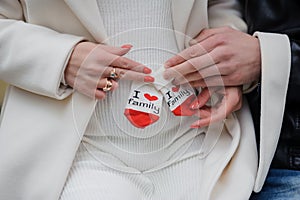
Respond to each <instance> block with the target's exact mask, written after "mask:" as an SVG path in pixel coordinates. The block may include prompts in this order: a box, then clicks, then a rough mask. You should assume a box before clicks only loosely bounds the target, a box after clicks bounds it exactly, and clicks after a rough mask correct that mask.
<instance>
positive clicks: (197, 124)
mask: <svg viewBox="0 0 300 200" xmlns="http://www.w3.org/2000/svg"><path fill="white" fill-rule="evenodd" d="M190 127H191V128H201V126H200V123H199V122H194V123H193V124H192V125H191V126H190Z"/></svg>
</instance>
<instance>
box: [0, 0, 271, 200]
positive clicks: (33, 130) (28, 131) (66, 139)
mask: <svg viewBox="0 0 300 200" xmlns="http://www.w3.org/2000/svg"><path fill="white" fill-rule="evenodd" d="M233 7H236V2H235V1H234V0H211V1H209V2H208V1H207V0H173V2H172V13H173V15H172V17H173V24H174V28H175V30H176V31H178V32H180V33H184V34H186V35H187V36H189V37H195V36H196V35H197V34H198V33H199V32H200V31H201V30H202V29H203V28H207V27H218V26H226V25H228V26H232V27H235V28H237V29H241V30H245V24H244V22H243V21H242V20H241V19H240V16H239V13H238V12H237V11H235V10H233V9H232V8H233ZM207 8H208V9H207ZM189 37H182V36H181V35H176V39H177V43H178V46H179V47H180V49H181V50H182V49H184V48H185V47H186V46H187V44H188V38H189ZM83 38H86V39H89V40H91V41H95V42H101V41H103V40H104V39H105V38H106V33H105V29H104V26H103V24H102V21H101V16H100V13H99V11H98V8H97V4H96V0H85V1H79V0H51V1H49V0H20V1H18V0H1V1H0V79H1V80H4V81H6V82H7V83H9V84H10V86H9V88H8V90H7V93H6V97H5V100H4V104H3V108H2V109H3V110H2V113H1V118H0V199H3V200H35V199H43V200H58V199H59V195H60V193H61V191H62V189H63V186H64V183H65V181H66V178H67V176H68V172H69V169H70V167H71V165H72V161H73V159H74V156H75V153H76V151H77V148H78V146H79V143H80V141H81V138H82V135H83V133H84V131H85V128H86V126H87V123H88V121H89V119H90V117H91V114H92V112H93V110H94V107H95V103H96V102H95V101H94V100H92V99H89V98H88V97H86V96H84V95H81V94H79V93H77V92H74V91H72V90H71V89H64V88H62V87H60V82H61V78H62V75H63V71H64V69H65V66H66V63H67V60H68V58H69V56H70V54H71V52H72V49H73V48H74V46H75V45H76V44H77V43H78V42H79V41H81V40H83ZM238 121H239V123H237V122H238ZM274 123H275V122H274ZM225 126H226V129H227V130H228V133H229V134H222V135H221V137H220V140H219V142H218V143H217V144H216V146H215V148H214V149H213V150H212V152H211V153H210V154H209V156H208V157H207V158H206V159H207V161H206V165H205V170H207V173H205V174H206V175H205V176H204V177H203V178H205V180H207V181H205V183H206V184H205V186H204V187H203V188H202V191H199V192H203V199H222V200H224V199H225V200H226V199H238V200H240V199H245V197H247V196H249V194H250V193H251V191H252V190H253V189H254V187H256V188H258V190H259V189H260V188H261V185H262V184H263V181H264V177H265V175H266V171H265V170H261V171H262V173H260V174H258V176H256V172H257V152H256V144H255V138H254V130H253V125H252V119H251V116H250V113H249V109H248V107H247V104H246V103H245V104H244V106H243V108H242V110H241V111H240V112H238V113H237V115H231V116H230V117H229V119H228V120H226V123H225ZM272 142H273V141H272ZM275 142H276V141H275ZM265 145H266V147H265V151H266V152H267V153H268V152H269V151H272V150H270V149H271V148H272V145H273V143H271V142H270V143H268V141H266V144H265ZM224 152H226V153H225V156H223V157H222V159H219V155H221V154H222V155H224ZM261 154H262V155H264V156H266V157H267V158H269V157H270V156H269V155H268V154H264V152H261ZM271 156H272V155H271ZM216 158H218V159H219V160H216ZM266 160H267V162H269V161H268V159H266ZM268 165H269V163H265V161H264V160H261V161H260V166H263V167H262V168H263V169H265V168H268ZM255 181H256V183H255ZM255 184H256V185H255Z"/></svg>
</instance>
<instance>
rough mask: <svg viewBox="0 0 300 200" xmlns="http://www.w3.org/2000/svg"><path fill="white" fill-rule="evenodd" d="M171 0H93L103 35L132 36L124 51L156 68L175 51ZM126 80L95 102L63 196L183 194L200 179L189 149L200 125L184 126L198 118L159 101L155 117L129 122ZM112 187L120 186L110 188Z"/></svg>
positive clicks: (195, 145) (119, 39)
mask: <svg viewBox="0 0 300 200" xmlns="http://www.w3.org/2000/svg"><path fill="white" fill-rule="evenodd" d="M171 2H172V0H159V1H158V0H126V1H125V0H98V5H99V12H100V14H101V16H102V20H103V24H104V26H105V28H106V32H107V35H108V36H109V39H108V40H107V41H105V43H107V44H109V45H113V46H122V45H123V44H132V45H133V48H132V50H131V51H130V53H128V54H127V55H126V56H127V57H128V58H131V59H133V60H136V61H138V62H141V63H143V64H145V65H146V66H148V67H150V68H152V70H153V73H155V72H156V71H157V70H158V69H159V68H161V67H163V63H164V62H165V61H166V60H167V59H168V58H170V57H171V56H173V55H175V54H176V53H178V49H177V44H176V40H175V35H174V30H173V23H172V17H171ZM131 84H132V82H130V81H124V80H120V81H119V88H118V89H117V90H116V91H114V92H108V93H107V97H106V99H105V100H101V101H99V102H98V104H97V106H96V109H95V112H94V114H93V116H92V118H91V120H90V122H89V125H88V127H87V130H86V132H85V135H84V138H83V142H82V143H81V146H80V148H79V150H78V153H77V156H76V160H75V161H74V166H73V167H72V169H71V172H70V175H69V178H68V181H67V183H66V186H65V189H64V191H63V195H62V200H69V199H72V200H77V199H78V200H79V199H91V200H92V199H103V200H104V199H105V200H107V199H109V200H115V199H118V200H119V199H122V200H127V199H128V200H129V199H130V200H140V199H153V200H158V199H164V200H167V199H170V200H171V199H172V200H175V199H184V200H188V199H191V200H195V199H197V198H194V197H190V198H189V196H188V195H189V194H190V191H189V190H193V189H195V188H196V187H199V184H198V183H197V180H198V181H199V179H196V180H192V179H193V177H194V176H198V177H199V178H200V172H201V165H202V164H201V159H198V158H196V157H197V154H198V153H200V150H201V146H202V141H203V137H204V135H203V134H201V133H203V132H204V130H199V129H198V130H197V129H190V125H191V124H192V123H193V122H194V121H195V120H196V119H197V118H195V117H178V116H174V115H173V113H172V112H171V111H170V110H169V108H168V106H167V104H166V103H165V102H164V103H163V105H162V106H163V107H162V109H163V111H162V113H161V116H160V119H159V121H157V122H156V123H155V124H153V125H150V126H148V127H146V128H144V129H139V128H136V127H134V126H133V125H132V124H131V123H130V122H129V121H128V120H127V119H126V117H125V116H124V114H123V113H124V108H125V105H126V101H127V97H128V95H129V91H130V88H131ZM189 157H190V158H189ZM187 158H189V159H187ZM187 160H188V161H187ZM181 161H182V162H181ZM190 162H191V163H190ZM173 173H174V174H176V175H175V176H174V174H173ZM145 174H147V175H145ZM177 176H178V177H177ZM185 181H186V182H189V186H187V185H186V184H185V183H186V182H185ZM110 186H111V187H113V188H111V187H110ZM190 186H195V188H191V187H190ZM118 187H119V188H120V189H119V190H115V189H116V188H118ZM122 187H124V188H125V190H123V188H122ZM173 190H174V191H173ZM176 190H177V191H176ZM116 191H117V193H118V195H117V194H116ZM196 194H197V193H193V194H191V195H196ZM114 195H116V196H114ZM173 195H174V196H173ZM180 196H181V197H182V198H179V197H180Z"/></svg>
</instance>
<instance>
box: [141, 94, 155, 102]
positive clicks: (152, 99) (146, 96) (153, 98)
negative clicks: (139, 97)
mask: <svg viewBox="0 0 300 200" xmlns="http://www.w3.org/2000/svg"><path fill="white" fill-rule="evenodd" d="M144 97H145V98H146V99H148V100H149V101H156V100H157V99H158V97H157V96H151V95H150V94H148V93H146V94H144Z"/></svg>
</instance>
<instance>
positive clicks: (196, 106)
mask: <svg viewBox="0 0 300 200" xmlns="http://www.w3.org/2000/svg"><path fill="white" fill-rule="evenodd" d="M198 108H199V102H198V101H197V100H195V101H194V102H193V103H192V104H191V105H190V109H193V110H195V109H198Z"/></svg>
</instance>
